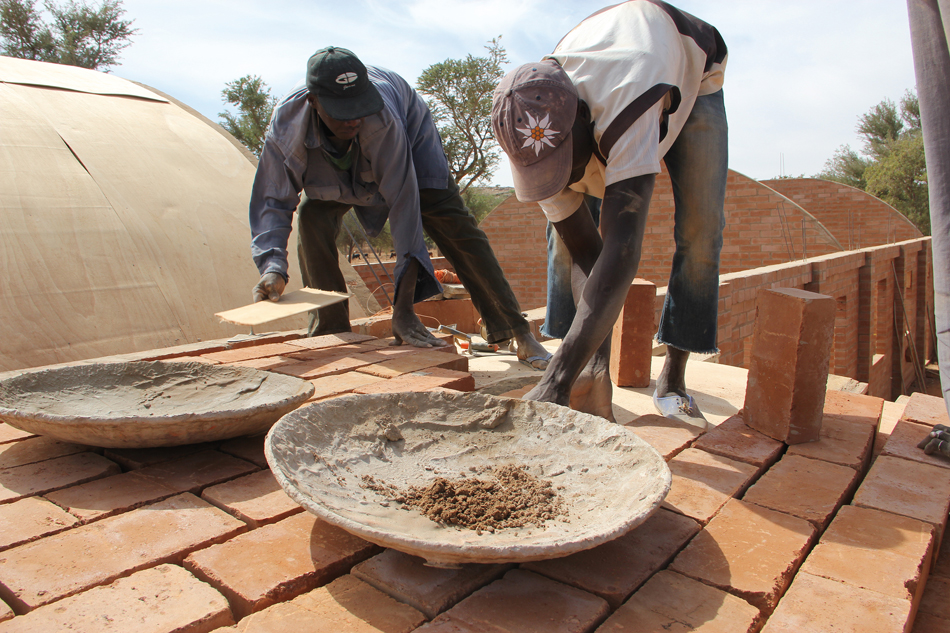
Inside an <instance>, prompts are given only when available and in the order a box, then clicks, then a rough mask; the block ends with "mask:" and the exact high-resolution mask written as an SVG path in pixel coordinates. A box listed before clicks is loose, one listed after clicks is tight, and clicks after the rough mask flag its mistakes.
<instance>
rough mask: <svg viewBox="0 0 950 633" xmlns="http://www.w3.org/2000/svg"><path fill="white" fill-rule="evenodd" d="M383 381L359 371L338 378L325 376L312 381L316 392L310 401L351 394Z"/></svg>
mask: <svg viewBox="0 0 950 633" xmlns="http://www.w3.org/2000/svg"><path fill="white" fill-rule="evenodd" d="M383 380H384V379H383V378H380V377H378V376H371V375H369V374H361V373H360V372H358V371H353V372H349V373H346V374H340V375H338V376H324V377H323V378H318V379H316V380H311V381H310V383H311V384H312V385H313V387H314V392H313V395H312V396H311V397H310V399H311V400H322V399H324V398H330V397H333V396H338V395H341V394H345V393H351V392H353V391H355V390H356V389H358V388H361V387H366V386H368V385H372V384H374V383H377V382H382V381H383Z"/></svg>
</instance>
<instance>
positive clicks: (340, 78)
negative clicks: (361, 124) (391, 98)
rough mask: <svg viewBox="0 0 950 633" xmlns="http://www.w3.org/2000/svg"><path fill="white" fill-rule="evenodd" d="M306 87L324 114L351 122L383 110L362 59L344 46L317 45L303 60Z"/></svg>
mask: <svg viewBox="0 0 950 633" xmlns="http://www.w3.org/2000/svg"><path fill="white" fill-rule="evenodd" d="M307 89H308V90H309V91H310V94H312V95H314V96H316V97H317V99H318V100H319V101H320V105H321V106H323V109H324V110H326V112H327V114H329V115H330V116H331V117H333V118H334V119H336V120H338V121H352V120H353V119H361V118H363V117H365V116H369V115H371V114H376V113H377V112H379V111H380V110H382V109H383V98H382V97H381V96H380V94H379V91H378V90H376V86H374V85H373V82H371V81H370V80H369V75H368V74H367V73H366V66H364V65H363V62H361V61H360V60H359V58H358V57H357V56H356V55H354V54H353V52H352V51H349V50H347V49H345V48H340V47H338V46H328V47H327V48H321V49H320V50H318V51H317V52H316V53H314V54H313V56H312V57H310V59H309V60H308V61H307Z"/></svg>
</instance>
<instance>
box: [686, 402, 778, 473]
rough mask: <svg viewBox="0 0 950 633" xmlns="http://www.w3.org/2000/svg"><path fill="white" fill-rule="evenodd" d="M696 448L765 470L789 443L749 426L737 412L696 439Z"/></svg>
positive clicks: (694, 444)
mask: <svg viewBox="0 0 950 633" xmlns="http://www.w3.org/2000/svg"><path fill="white" fill-rule="evenodd" d="M693 448H698V449H701V450H704V451H706V452H707V453H713V454H714V455H722V456H723V457H728V458H730V459H734V460H736V461H740V462H745V463H747V464H752V465H753V466H758V467H759V469H760V470H765V469H766V468H767V467H768V466H770V465H771V464H773V463H774V462H775V461H776V460H777V459H778V458H779V456H780V455H781V454H782V450H783V449H784V448H785V446H784V445H783V444H782V443H781V442H779V441H777V440H773V439H772V438H770V437H766V436H765V435H763V434H761V433H759V432H758V431H756V430H754V429H751V428H749V426H748V425H746V424H745V422H743V421H742V418H741V417H740V416H738V415H734V416H732V417H731V418H728V419H726V420H725V421H723V422H722V423H721V424H719V426H717V427H715V428H713V429H710V430H709V431H708V432H707V433H706V434H705V435H703V436H702V437H700V438H699V439H698V440H696V441H695V442H694V443H693Z"/></svg>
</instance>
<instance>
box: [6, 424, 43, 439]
mask: <svg viewBox="0 0 950 633" xmlns="http://www.w3.org/2000/svg"><path fill="white" fill-rule="evenodd" d="M28 437H36V435H34V434H32V433H27V432H26V431H21V430H20V429H18V428H16V427H12V426H10V425H9V424H6V423H3V422H0V444H6V443H7V442H17V441H19V440H24V439H26V438H28Z"/></svg>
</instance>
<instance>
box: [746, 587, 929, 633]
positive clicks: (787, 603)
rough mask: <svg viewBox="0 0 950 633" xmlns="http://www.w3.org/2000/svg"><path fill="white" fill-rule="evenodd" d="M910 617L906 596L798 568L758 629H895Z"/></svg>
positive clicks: (780, 632) (867, 632) (815, 632)
mask: <svg viewBox="0 0 950 633" xmlns="http://www.w3.org/2000/svg"><path fill="white" fill-rule="evenodd" d="M911 617H913V616H912V613H911V603H910V600H901V599H899V598H894V597H891V596H888V595H885V594H883V593H878V592H877V591H868V590H867V589H859V588H857V587H853V586H851V585H848V584H845V583H842V582H837V581H834V580H828V579H827V578H820V577H818V576H812V575H811V574H806V573H804V572H801V573H799V574H798V575H797V576H795V582H793V583H792V586H791V587H789V589H788V593H786V594H785V597H784V598H782V601H781V602H780V603H779V605H778V608H777V609H775V612H774V613H773V614H772V615H771V616H770V617H769V619H768V622H766V623H765V627H764V628H763V629H762V633H830V632H831V631H834V632H835V633H895V632H896V631H905V630H907V624H908V622H909V620H910V619H911Z"/></svg>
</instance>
